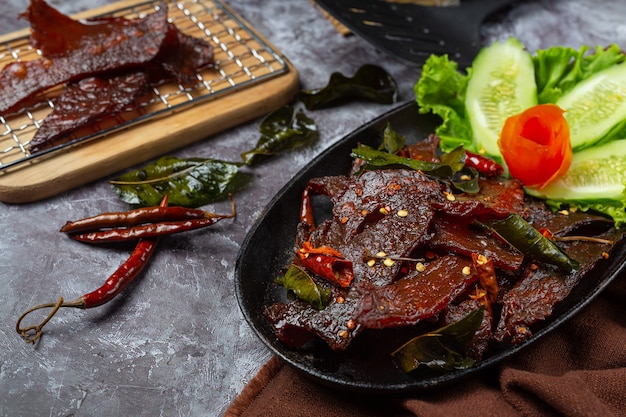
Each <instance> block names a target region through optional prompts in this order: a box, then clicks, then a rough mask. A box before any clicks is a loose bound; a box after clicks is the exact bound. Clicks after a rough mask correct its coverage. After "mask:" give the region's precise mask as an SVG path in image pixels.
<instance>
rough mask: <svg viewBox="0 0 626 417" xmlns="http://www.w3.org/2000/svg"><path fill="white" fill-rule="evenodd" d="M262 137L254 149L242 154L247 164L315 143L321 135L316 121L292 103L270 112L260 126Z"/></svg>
mask: <svg viewBox="0 0 626 417" xmlns="http://www.w3.org/2000/svg"><path fill="white" fill-rule="evenodd" d="M259 132H260V133H261V138H260V139H259V141H258V142H257V144H256V146H255V148H254V149H252V150H250V151H247V152H244V153H242V154H241V158H242V159H243V162H244V163H245V164H246V165H252V164H253V163H254V162H256V161H257V160H258V158H259V157H261V156H270V155H274V154H278V153H280V152H284V151H288V150H292V149H296V148H299V147H302V146H306V145H311V144H313V143H315V142H316V141H317V139H318V137H319V133H318V131H317V126H316V125H315V122H314V121H313V120H312V119H311V118H309V117H308V116H307V115H306V114H304V112H303V111H302V110H297V111H296V109H295V108H294V107H293V106H290V105H286V106H283V107H280V108H279V109H277V110H275V111H273V112H272V113H270V114H269V115H268V116H267V117H266V118H265V119H264V120H263V121H262V122H261V126H260V127H259Z"/></svg>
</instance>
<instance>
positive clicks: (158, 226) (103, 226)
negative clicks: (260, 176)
mask: <svg viewBox="0 0 626 417" xmlns="http://www.w3.org/2000/svg"><path fill="white" fill-rule="evenodd" d="M231 206H232V211H231V213H229V214H215V213H210V212H207V211H203V210H198V209H188V208H184V207H177V206H175V207H144V208H140V209H135V210H130V211H125V212H111V213H103V214H100V215H97V216H93V217H88V218H85V219H82V220H77V221H75V222H68V223H66V224H65V226H63V227H62V228H61V231H62V232H68V233H70V235H69V236H70V237H71V238H72V239H74V240H78V241H81V242H88V243H114V242H124V241H129V240H137V239H142V238H147V237H157V236H164V235H171V234H175V233H182V232H187V231H190V230H196V229H200V228H203V227H207V226H210V225H212V224H215V223H217V222H218V221H220V220H222V219H226V218H232V217H235V215H236V209H235V203H234V201H233V200H232V199H231ZM75 232H77V233H75ZM83 232H84V233H83Z"/></svg>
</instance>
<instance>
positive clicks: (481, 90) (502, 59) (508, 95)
mask: <svg viewBox="0 0 626 417" xmlns="http://www.w3.org/2000/svg"><path fill="white" fill-rule="evenodd" d="M536 104H537V85H536V83H535V68H534V66H533V61H532V57H531V55H530V53H528V52H527V51H526V49H524V45H523V44H522V43H521V42H520V41H518V40H517V39H514V38H509V39H508V40H506V41H502V42H495V43H493V44H492V45H490V46H488V47H486V48H483V49H482V50H481V51H480V52H479V53H478V55H477V56H476V58H475V59H474V62H473V63H472V70H471V76H470V79H469V81H468V84H467V91H466V95H465V110H466V111H467V115H468V118H469V121H470V124H471V126H472V131H473V136H474V138H473V140H474V148H475V150H476V151H479V152H482V151H484V152H485V153H487V154H488V155H490V156H492V157H494V158H496V159H498V160H500V161H501V160H502V156H501V154H500V149H499V147H498V138H499V136H500V131H501V130H502V126H504V121H505V120H506V119H507V118H508V117H509V116H512V115H515V114H518V113H521V112H522V111H524V110H526V109H527V108H529V107H532V106H534V105H536Z"/></svg>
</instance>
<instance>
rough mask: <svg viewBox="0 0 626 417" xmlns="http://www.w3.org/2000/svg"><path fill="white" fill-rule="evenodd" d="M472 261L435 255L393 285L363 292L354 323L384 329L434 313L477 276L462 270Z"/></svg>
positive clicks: (406, 323) (403, 324)
mask: <svg viewBox="0 0 626 417" xmlns="http://www.w3.org/2000/svg"><path fill="white" fill-rule="evenodd" d="M470 264H471V260H469V259H467V258H462V257H460V256H458V255H446V256H442V257H440V258H436V259H434V260H433V261H431V262H429V263H428V264H427V265H426V269H425V270H424V271H422V272H418V271H416V270H414V269H413V270H412V271H411V272H409V273H408V274H407V276H405V277H403V278H401V279H399V280H398V281H395V282H394V283H392V284H389V285H385V286H382V287H378V288H374V289H372V290H371V291H369V292H368V293H367V294H364V296H363V299H362V301H361V304H360V306H359V313H358V315H357V322H358V323H359V324H361V325H363V326H365V327H367V328H373V329H384V328H389V327H399V326H408V325H414V324H417V323H418V322H419V321H421V320H424V319H427V318H430V317H433V316H435V315H436V314H437V313H439V312H441V311H443V310H444V309H445V308H446V307H447V306H448V304H450V302H451V301H452V300H454V299H456V297H457V296H458V295H460V294H461V293H462V292H463V291H465V290H466V289H467V288H468V286H469V285H470V284H471V283H473V282H476V280H477V279H478V276H477V275H476V274H472V273H464V271H463V269H464V268H465V267H467V266H468V265H470Z"/></svg>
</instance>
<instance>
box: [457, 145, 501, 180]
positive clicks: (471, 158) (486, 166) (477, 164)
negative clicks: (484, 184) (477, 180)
mask: <svg viewBox="0 0 626 417" xmlns="http://www.w3.org/2000/svg"><path fill="white" fill-rule="evenodd" d="M465 166H466V167H469V168H474V169H476V170H477V171H478V172H480V173H481V174H483V175H485V176H487V177H497V176H499V175H502V174H503V173H504V167H503V166H502V165H500V164H499V163H497V162H496V161H494V160H493V159H491V158H487V157H486V156H483V155H480V154H477V153H474V152H470V151H465Z"/></svg>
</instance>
